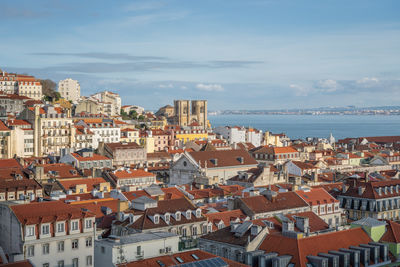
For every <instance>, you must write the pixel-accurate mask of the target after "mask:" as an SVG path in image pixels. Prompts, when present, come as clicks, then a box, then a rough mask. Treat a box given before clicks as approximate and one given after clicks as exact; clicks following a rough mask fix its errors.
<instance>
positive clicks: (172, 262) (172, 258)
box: [117, 249, 247, 267]
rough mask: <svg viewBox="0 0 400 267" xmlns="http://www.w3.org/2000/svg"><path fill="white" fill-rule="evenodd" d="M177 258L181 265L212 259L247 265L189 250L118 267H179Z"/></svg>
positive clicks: (241, 266) (235, 266)
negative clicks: (181, 262)
mask: <svg viewBox="0 0 400 267" xmlns="http://www.w3.org/2000/svg"><path fill="white" fill-rule="evenodd" d="M193 254H194V255H196V256H197V257H198V259H195V258H194V257H193V256H192V255H193ZM177 257H179V258H181V259H182V260H183V263H188V262H197V261H201V260H205V259H212V258H217V257H218V258H221V259H223V260H224V261H225V262H226V263H227V264H228V265H229V266H230V267H245V266H247V265H244V264H241V263H238V262H235V261H231V260H228V259H225V258H222V257H219V256H216V255H214V254H211V253H208V252H205V251H203V250H199V249H196V250H190V251H185V252H180V253H175V254H172V255H167V256H160V257H155V258H150V259H145V260H141V261H133V262H129V263H122V264H118V265H117V266H118V267H145V266H150V267H154V266H160V264H159V262H162V263H163V264H164V265H163V266H165V267H168V266H179V262H178V261H177V260H176V258H177Z"/></svg>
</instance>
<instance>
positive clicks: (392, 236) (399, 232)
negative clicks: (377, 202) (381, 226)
mask: <svg viewBox="0 0 400 267" xmlns="http://www.w3.org/2000/svg"><path fill="white" fill-rule="evenodd" d="M386 222H387V226H386V232H385V234H384V235H383V236H382V238H381V239H380V240H379V241H380V242H382V241H383V242H389V243H396V244H398V243H400V224H399V223H397V222H394V221H390V220H387V221H386Z"/></svg>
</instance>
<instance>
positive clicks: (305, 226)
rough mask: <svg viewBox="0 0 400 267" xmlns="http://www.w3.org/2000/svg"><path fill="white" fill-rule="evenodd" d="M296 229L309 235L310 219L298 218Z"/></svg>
mask: <svg viewBox="0 0 400 267" xmlns="http://www.w3.org/2000/svg"><path fill="white" fill-rule="evenodd" d="M296 227H297V228H299V229H300V231H302V232H303V233H307V232H308V231H309V228H310V219H309V218H308V217H297V216H296Z"/></svg>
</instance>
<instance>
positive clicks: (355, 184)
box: [337, 176, 400, 220]
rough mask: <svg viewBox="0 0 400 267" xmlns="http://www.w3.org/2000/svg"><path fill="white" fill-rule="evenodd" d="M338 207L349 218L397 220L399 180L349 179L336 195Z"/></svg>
mask: <svg viewBox="0 0 400 267" xmlns="http://www.w3.org/2000/svg"><path fill="white" fill-rule="evenodd" d="M337 198H338V200H339V201H340V207H341V208H343V209H345V210H346V213H347V216H348V218H349V219H352V220H358V219H361V218H365V217H372V218H375V219H389V220H398V219H399V218H400V180H399V179H393V180H386V181H385V180H383V181H369V180H368V176H367V181H361V180H360V181H358V180H356V179H350V180H349V181H348V182H347V183H346V184H345V185H344V186H343V188H342V192H341V193H339V194H338V195H337Z"/></svg>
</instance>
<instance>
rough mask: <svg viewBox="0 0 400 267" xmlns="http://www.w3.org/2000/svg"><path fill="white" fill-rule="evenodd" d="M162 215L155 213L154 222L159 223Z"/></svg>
mask: <svg viewBox="0 0 400 267" xmlns="http://www.w3.org/2000/svg"><path fill="white" fill-rule="evenodd" d="M159 221H160V217H159V216H158V215H154V223H159Z"/></svg>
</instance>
